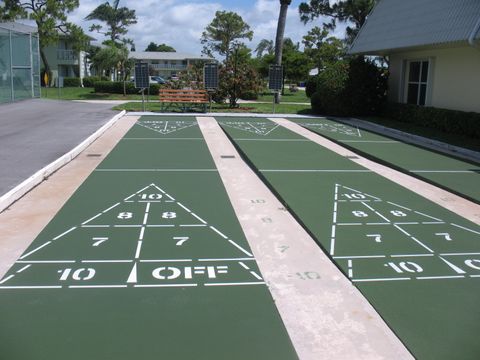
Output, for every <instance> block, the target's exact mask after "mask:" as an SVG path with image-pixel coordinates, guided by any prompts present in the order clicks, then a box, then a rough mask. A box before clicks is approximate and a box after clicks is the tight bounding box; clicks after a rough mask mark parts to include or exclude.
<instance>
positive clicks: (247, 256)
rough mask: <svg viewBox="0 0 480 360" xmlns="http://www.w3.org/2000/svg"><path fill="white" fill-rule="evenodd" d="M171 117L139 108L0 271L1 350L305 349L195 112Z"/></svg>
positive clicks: (256, 353) (228, 352)
mask: <svg viewBox="0 0 480 360" xmlns="http://www.w3.org/2000/svg"><path fill="white" fill-rule="evenodd" d="M157 120H158V121H159V122H158V123H155V122H154V121H157ZM170 120H171V121H172V123H170V124H169V125H168V126H176V125H178V126H177V130H175V131H173V132H168V133H167V132H164V133H162V132H159V131H157V130H158V129H160V128H161V127H162V126H166V124H165V117H144V118H141V119H140V121H139V123H138V124H137V125H135V126H134V127H133V128H132V129H131V130H130V131H129V132H128V133H127V135H126V136H125V137H124V139H123V140H122V141H121V142H120V143H119V145H118V146H117V147H116V148H115V149H114V150H113V151H112V152H111V153H110V155H108V157H107V158H106V159H105V160H104V161H103V162H102V163H101V165H100V166H99V169H98V171H95V172H94V173H93V174H92V175H91V176H89V177H88V178H87V179H86V181H85V182H84V183H83V184H82V185H81V187H80V188H79V189H78V190H77V191H76V192H75V194H74V195H73V196H72V197H71V198H70V200H69V201H68V202H67V203H66V204H65V206H64V207H63V208H62V209H61V210H60V211H59V213H58V214H57V215H56V216H55V218H54V219H53V220H52V221H51V222H50V223H49V224H48V225H47V227H46V228H45V229H44V230H43V231H42V232H41V234H40V235H39V236H38V237H37V238H36V239H35V240H34V242H33V243H32V244H31V246H30V247H29V248H28V249H27V250H26V251H25V253H24V255H22V256H21V258H20V259H19V260H18V261H17V262H16V263H15V264H14V266H13V267H12V268H11V269H10V270H9V272H8V273H7V274H6V275H5V276H4V278H3V280H1V282H2V283H1V284H0V319H1V322H0V339H2V341H1V344H0V354H1V356H0V357H1V358H2V359H3V358H4V359H15V360H24V359H25V360H27V359H28V360H31V359H39V360H43V359H45V360H47V359H48V360H56V359H62V360H64V359H71V360H74V359H116V360H121V359H139V360H140V359H154V358H155V359H208V360H211V359H219V360H220V359H222V360H223V359H296V358H297V355H296V353H295V350H294V348H293V346H292V344H291V342H290V339H289V337H288V334H287V332H286V329H285V327H284V325H283V323H282V320H281V318H280V316H279V314H278V311H277V309H276V307H275V305H274V302H273V299H272V297H271V295H270V293H269V291H268V289H267V287H266V285H265V284H264V280H263V278H262V275H261V273H260V270H259V269H258V266H257V264H256V262H255V259H254V257H253V256H252V254H251V250H250V248H249V245H248V243H247V241H246V239H245V237H244V234H243V232H242V230H241V228H240V225H239V223H238V220H237V219H236V217H235V214H234V211H233V209H232V207H231V205H230V202H229V200H228V197H227V194H226V192H225V189H224V187H223V185H222V182H221V179H220V177H219V175H218V173H217V172H216V171H208V170H215V167H214V164H213V161H212V159H211V157H210V155H209V152H208V149H207V146H206V144H205V143H204V141H202V140H198V139H199V138H201V133H200V130H199V128H198V125H197V123H196V122H195V121H194V119H193V118H190V119H183V118H182V121H184V122H188V121H189V122H190V125H192V126H188V127H185V128H182V126H183V125H185V123H184V124H183V125H182V124H181V123H174V120H175V119H170ZM160 121H163V122H161V123H160ZM146 124H148V126H149V128H147V127H145V125H146ZM152 128H153V129H152ZM142 138H143V139H142ZM186 138H191V139H190V140H187V139H186ZM100 169H101V170H100ZM111 169H114V171H106V170H111ZM120 169H123V170H120ZM151 169H154V170H155V171H150V170H151ZM199 169H200V171H198V170H199ZM201 169H205V171H204V170H201ZM159 170H167V171H159ZM184 170H186V171H184ZM35 287H41V288H35ZM46 287H49V288H46ZM50 287H52V288H50Z"/></svg>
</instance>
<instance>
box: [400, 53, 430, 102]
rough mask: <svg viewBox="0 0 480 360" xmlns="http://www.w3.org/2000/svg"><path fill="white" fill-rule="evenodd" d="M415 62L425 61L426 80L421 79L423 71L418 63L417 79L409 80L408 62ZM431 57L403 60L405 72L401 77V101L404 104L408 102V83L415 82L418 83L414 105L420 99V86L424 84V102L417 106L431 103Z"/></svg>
mask: <svg viewBox="0 0 480 360" xmlns="http://www.w3.org/2000/svg"><path fill="white" fill-rule="evenodd" d="M415 62H420V63H423V62H427V63H428V74H427V81H426V82H424V81H421V80H422V75H423V74H422V71H423V66H422V64H421V65H420V74H419V79H418V80H419V81H410V80H409V79H410V64H411V63H415ZM433 63H434V62H433V59H432V58H419V59H407V60H405V62H404V64H405V72H404V77H403V102H404V103H405V104H406V103H408V85H409V84H417V85H418V93H417V101H416V105H419V101H420V88H421V85H426V91H425V104H423V105H419V106H428V105H430V104H431V94H432V74H433V72H432V70H433Z"/></svg>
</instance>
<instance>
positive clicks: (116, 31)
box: [85, 0, 137, 44]
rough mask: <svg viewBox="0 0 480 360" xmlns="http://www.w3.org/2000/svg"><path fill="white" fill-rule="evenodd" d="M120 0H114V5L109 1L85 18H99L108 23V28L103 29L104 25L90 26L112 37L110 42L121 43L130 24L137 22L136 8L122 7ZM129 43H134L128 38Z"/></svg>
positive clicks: (91, 29)
mask: <svg viewBox="0 0 480 360" xmlns="http://www.w3.org/2000/svg"><path fill="white" fill-rule="evenodd" d="M119 4H120V0H114V1H113V6H112V5H110V3H109V2H108V1H107V2H105V3H103V4H101V5H99V6H98V7H96V8H95V9H94V10H93V11H92V12H91V13H90V14H88V15H87V17H85V20H99V21H101V22H104V23H105V24H106V25H107V30H106V31H102V29H103V26H102V25H100V24H94V25H92V26H90V31H97V32H99V33H101V34H104V35H105V36H107V37H109V38H110V42H111V43H114V44H120V43H121V42H122V39H123V38H122V36H123V35H126V34H127V32H128V30H127V28H128V26H130V25H133V24H136V23H137V16H136V15H135V10H130V9H129V8H127V7H120V6H119ZM128 43H132V42H131V40H128Z"/></svg>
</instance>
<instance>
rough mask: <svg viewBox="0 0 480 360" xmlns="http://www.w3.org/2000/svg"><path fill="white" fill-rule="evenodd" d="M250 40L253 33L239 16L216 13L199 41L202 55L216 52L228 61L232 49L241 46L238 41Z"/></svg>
mask: <svg viewBox="0 0 480 360" xmlns="http://www.w3.org/2000/svg"><path fill="white" fill-rule="evenodd" d="M252 38H253V31H252V30H250V26H249V25H248V24H247V23H246V22H244V21H243V19H242V17H241V16H240V15H238V14H236V13H234V12H227V11H217V12H216V13H215V17H214V19H213V20H212V22H211V23H210V24H208V25H207V27H206V28H205V31H204V32H203V33H202V37H201V39H200V41H201V43H202V44H203V45H204V47H203V53H204V54H206V55H208V56H212V55H213V54H212V53H214V52H216V53H218V54H220V55H221V56H225V58H226V59H227V60H228V58H229V57H230V55H231V54H232V52H233V49H234V47H235V46H238V45H240V44H242V42H241V41H240V40H242V39H248V40H252Z"/></svg>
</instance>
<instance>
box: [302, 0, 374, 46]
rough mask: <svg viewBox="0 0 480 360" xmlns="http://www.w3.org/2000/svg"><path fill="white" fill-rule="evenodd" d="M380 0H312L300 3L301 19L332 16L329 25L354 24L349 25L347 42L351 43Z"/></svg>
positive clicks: (309, 19) (306, 20)
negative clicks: (339, 23)
mask: <svg viewBox="0 0 480 360" xmlns="http://www.w3.org/2000/svg"><path fill="white" fill-rule="evenodd" d="M377 1H378V0H339V1H336V2H334V1H330V0H310V1H309V2H308V3H307V2H304V3H301V4H300V7H299V12H300V19H301V20H302V21H303V22H304V23H305V24H306V23H307V22H309V21H312V20H314V19H316V18H318V17H319V16H326V17H329V18H331V22H330V24H328V27H329V28H330V29H334V28H335V26H336V22H337V21H340V22H343V23H348V24H353V27H351V26H350V25H348V26H347V30H346V32H347V38H346V40H347V42H348V43H351V42H352V41H353V40H354V39H355V36H356V35H357V33H358V31H359V30H360V28H361V27H362V25H363V24H364V23H365V20H366V19H367V16H368V15H369V14H370V12H371V11H372V9H373V7H374V5H375V3H376V2H377Z"/></svg>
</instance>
